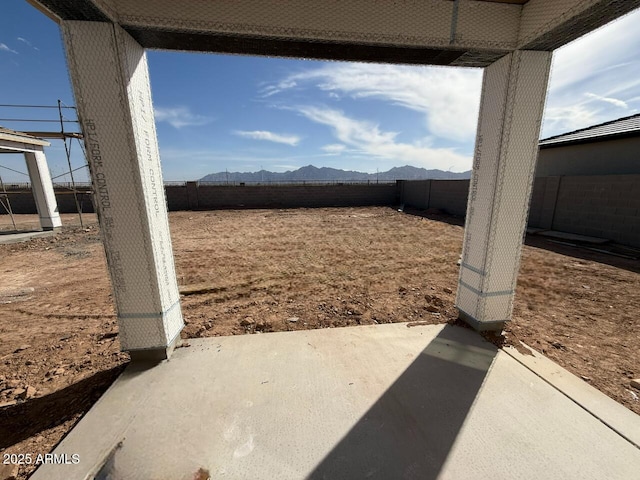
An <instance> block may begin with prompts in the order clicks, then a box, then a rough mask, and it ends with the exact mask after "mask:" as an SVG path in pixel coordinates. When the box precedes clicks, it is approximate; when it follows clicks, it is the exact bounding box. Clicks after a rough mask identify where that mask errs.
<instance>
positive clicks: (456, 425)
mask: <svg viewBox="0 0 640 480" xmlns="http://www.w3.org/2000/svg"><path fill="white" fill-rule="evenodd" d="M496 354H497V349H496V348H495V347H494V346H493V345H491V344H490V343H488V342H485V341H484V340H482V338H481V337H480V336H479V335H477V334H475V333H473V332H471V331H469V330H466V329H463V328H460V327H455V326H451V325H447V326H445V327H444V328H443V330H442V331H441V333H440V334H439V335H438V336H437V337H436V338H435V339H434V340H433V341H432V342H431V343H430V344H429V345H428V346H427V347H426V348H425V349H424V350H423V351H422V353H421V354H420V355H419V356H418V357H417V358H416V360H415V361H414V362H413V363H412V364H411V365H410V366H409V368H407V370H405V371H404V372H403V373H402V375H401V376H400V377H399V378H398V379H397V380H396V381H395V382H394V383H393V385H391V387H389V389H387V390H386V391H385V393H384V394H383V395H382V396H381V397H380V398H379V399H378V401H377V402H376V403H375V404H374V405H373V406H372V407H371V408H370V409H369V410H368V411H367V413H366V414H365V415H364V416H363V417H362V418H361V419H360V420H359V421H358V423H357V424H356V425H355V426H354V427H353V428H352V429H351V430H350V431H349V432H348V433H347V435H346V436H345V437H344V438H343V439H342V440H341V441H340V442H339V443H338V444H337V445H336V446H335V447H334V448H333V450H332V451H331V452H330V453H329V454H328V455H327V456H326V457H325V458H324V459H323V460H322V462H321V463H320V464H319V465H318V466H317V467H316V468H315V469H314V471H313V472H312V473H311V474H310V475H309V477H308V478H310V479H314V480H319V479H354V478H374V479H422V480H424V479H435V478H436V477H437V476H438V474H439V473H440V471H441V469H442V467H443V465H444V463H445V461H446V459H447V457H448V455H449V452H450V451H451V448H452V447H453V444H454V442H455V440H456V437H457V436H458V433H459V432H460V429H461V428H462V425H463V423H464V421H465V418H466V417H467V414H468V413H469V411H470V409H471V407H472V405H473V403H474V401H475V399H476V396H477V395H478V392H479V390H480V388H481V386H482V383H483V382H484V379H485V377H486V375H487V372H488V371H489V368H490V367H491V365H492V363H493V360H494V358H495V356H496Z"/></svg>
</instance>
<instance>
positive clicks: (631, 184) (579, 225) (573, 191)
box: [553, 175, 640, 247]
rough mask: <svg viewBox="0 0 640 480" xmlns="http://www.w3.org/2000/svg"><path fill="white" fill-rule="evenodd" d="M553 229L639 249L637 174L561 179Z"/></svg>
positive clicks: (639, 219) (639, 201)
mask: <svg viewBox="0 0 640 480" xmlns="http://www.w3.org/2000/svg"><path fill="white" fill-rule="evenodd" d="M553 229H554V230H560V231H563V232H572V233H578V234H581V235H590V236H594V237H602V238H608V239H610V240H613V241H615V242H618V243H621V244H624V245H632V246H637V247H640V175H598V176H588V177H573V176H572V177H562V179H561V182H560V188H559V190H558V198H557V203H556V208H555V215H554V219H553Z"/></svg>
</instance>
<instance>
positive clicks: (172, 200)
mask: <svg viewBox="0 0 640 480" xmlns="http://www.w3.org/2000/svg"><path fill="white" fill-rule="evenodd" d="M164 191H165V195H166V197H167V208H168V209H169V211H170V212H175V211H179V210H190V208H189V197H188V196H187V187H186V186H185V185H165V187H164Z"/></svg>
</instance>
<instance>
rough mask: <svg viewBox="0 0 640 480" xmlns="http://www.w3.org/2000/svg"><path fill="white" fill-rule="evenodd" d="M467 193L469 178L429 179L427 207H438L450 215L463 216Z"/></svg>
mask: <svg viewBox="0 0 640 480" xmlns="http://www.w3.org/2000/svg"><path fill="white" fill-rule="evenodd" d="M468 195H469V180H431V195H430V199H429V208H438V209H440V210H443V211H445V212H447V213H448V214H450V215H458V216H464V215H465V213H466V211H467V196H468Z"/></svg>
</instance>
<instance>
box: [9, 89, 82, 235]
mask: <svg viewBox="0 0 640 480" xmlns="http://www.w3.org/2000/svg"><path fill="white" fill-rule="evenodd" d="M0 108H11V109H31V110H33V109H41V110H48V109H56V110H57V111H58V118H57V119H49V118H0V122H12V123H14V122H20V123H22V122H25V123H56V124H58V125H59V127H60V129H59V130H58V131H52V130H28V131H23V132H22V133H25V134H27V135H30V136H32V137H38V138H42V139H48V140H62V141H63V142H64V151H65V155H66V159H67V166H68V168H69V170H68V171H67V172H64V173H62V174H60V175H57V176H55V177H52V180H55V179H56V178H60V177H64V176H66V175H69V177H70V178H71V182H70V185H69V184H68V183H67V187H66V188H69V189H70V190H71V191H72V193H73V198H74V201H75V205H76V211H77V212H78V218H79V220H80V226H81V227H82V228H84V222H83V219H82V201H81V200H80V199H79V197H78V193H79V192H78V189H77V184H76V181H75V177H74V172H76V171H78V170H81V169H83V168H88V164H87V155H86V151H85V148H84V144H83V142H82V139H83V136H82V133H81V132H78V131H75V132H74V131H69V130H68V129H65V124H76V125H79V123H80V122H79V121H78V120H77V113H76V114H75V115H76V119H75V120H74V119H69V118H67V117H65V115H64V113H63V112H64V111H73V112H74V113H75V112H76V107H74V106H68V105H65V104H64V102H62V100H60V99H58V102H57V105H18V104H0ZM74 140H77V141H78V144H79V145H80V149H81V150H82V156H83V159H84V164H83V165H81V166H80V167H77V168H73V167H72V164H71V148H72V146H73V141H74ZM0 168H3V169H6V170H9V171H12V172H14V173H19V174H21V175H25V176H27V177H28V176H29V175H28V174H26V173H24V172H20V171H18V170H15V169H12V168H9V167H7V166H5V165H0ZM0 189H1V190H2V193H0V206H2V208H3V209H4V210H5V211H6V213H8V214H9V215H10V216H11V222H12V223H13V228H14V229H16V223H15V219H14V216H13V210H12V208H11V201H10V199H9V195H8V194H7V191H6V188H5V185H4V182H3V181H2V177H0Z"/></svg>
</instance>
